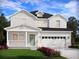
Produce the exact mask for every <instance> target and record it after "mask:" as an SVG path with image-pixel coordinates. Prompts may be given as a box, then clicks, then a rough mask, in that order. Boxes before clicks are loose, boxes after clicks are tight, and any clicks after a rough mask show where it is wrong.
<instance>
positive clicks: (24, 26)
mask: <svg viewBox="0 0 79 59" xmlns="http://www.w3.org/2000/svg"><path fill="white" fill-rule="evenodd" d="M17 27H19V28H21V29H23V28H26V27H27V28H30V29H35V30H41V29H40V28H34V27H31V26H27V25H19V26H14V27H6V28H4V29H5V30H8V29H13V28H17Z"/></svg>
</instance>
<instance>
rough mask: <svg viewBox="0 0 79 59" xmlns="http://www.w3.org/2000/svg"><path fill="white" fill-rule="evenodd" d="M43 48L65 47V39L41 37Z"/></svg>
mask: <svg viewBox="0 0 79 59" xmlns="http://www.w3.org/2000/svg"><path fill="white" fill-rule="evenodd" d="M41 43H42V46H43V47H55V48H64V47H65V37H56V36H55V37H49V36H47V37H46V36H45V37H44V36H43V38H42V41H41Z"/></svg>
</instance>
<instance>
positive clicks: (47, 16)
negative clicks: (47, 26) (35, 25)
mask: <svg viewBox="0 0 79 59" xmlns="http://www.w3.org/2000/svg"><path fill="white" fill-rule="evenodd" d="M36 12H38V10H36V11H32V12H30V13H32V14H33V15H35V16H36V17H38V16H37V15H36ZM51 16H53V15H52V14H48V13H45V12H44V15H43V17H38V18H49V17H51Z"/></svg>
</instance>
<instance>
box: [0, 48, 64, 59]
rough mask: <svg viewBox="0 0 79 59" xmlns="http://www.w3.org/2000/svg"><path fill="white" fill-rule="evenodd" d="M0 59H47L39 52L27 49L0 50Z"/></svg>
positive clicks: (55, 58) (52, 58) (57, 58)
mask: <svg viewBox="0 0 79 59" xmlns="http://www.w3.org/2000/svg"><path fill="white" fill-rule="evenodd" d="M0 59H49V57H46V56H44V55H43V54H42V53H41V52H39V51H34V50H27V49H8V50H0ZM50 59H65V58H64V57H50Z"/></svg>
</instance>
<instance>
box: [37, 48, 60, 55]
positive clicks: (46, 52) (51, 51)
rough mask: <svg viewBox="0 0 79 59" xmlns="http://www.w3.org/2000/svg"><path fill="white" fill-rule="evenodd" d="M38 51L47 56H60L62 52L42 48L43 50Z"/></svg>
mask: <svg viewBox="0 0 79 59" xmlns="http://www.w3.org/2000/svg"><path fill="white" fill-rule="evenodd" d="M37 50H38V51H40V52H42V53H43V54H44V55H45V56H60V52H59V51H55V50H54V49H50V48H46V47H41V48H38V49H37Z"/></svg>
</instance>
